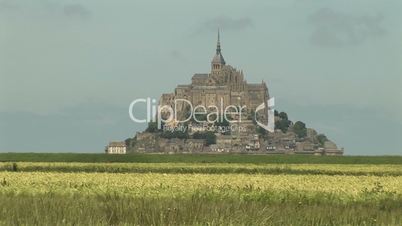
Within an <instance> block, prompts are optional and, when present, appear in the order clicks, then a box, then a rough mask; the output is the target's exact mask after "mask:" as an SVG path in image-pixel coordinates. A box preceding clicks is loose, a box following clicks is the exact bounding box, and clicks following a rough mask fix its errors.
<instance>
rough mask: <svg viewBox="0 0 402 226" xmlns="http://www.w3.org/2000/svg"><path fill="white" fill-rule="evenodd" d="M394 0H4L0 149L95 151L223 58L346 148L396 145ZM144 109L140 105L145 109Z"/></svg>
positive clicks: (388, 149)
mask: <svg viewBox="0 0 402 226" xmlns="http://www.w3.org/2000/svg"><path fill="white" fill-rule="evenodd" d="M400 12H402V1H400V0H387V1H377V0H336V1H335V0H332V1H329V0H322V1H316V0H281V1H277V0H260V1H257V0H254V1H241V2H240V1H229V0H226V1H212V0H204V1H189V0H171V1H162V0H161V1H153V0H135V1H132V0H126V1H123V0H116V1H99V0H86V1H80V0H57V1H56V0H35V1H31V0H0V152H11V151H16V152H103V150H104V146H105V145H107V143H108V142H109V141H111V140H124V139H126V138H127V137H133V136H134V135H135V132H137V131H140V130H142V129H144V128H145V124H138V123H134V122H132V121H131V120H130V118H129V115H128V108H129V104H130V102H131V101H133V100H134V99H136V98H144V97H153V98H157V99H158V98H159V97H160V95H161V94H162V93H168V92H173V90H174V88H175V87H176V86H177V85H178V84H188V83H190V80H191V76H192V75H193V74H194V73H208V72H209V71H210V61H211V59H212V57H213V55H214V52H215V47H216V36H217V34H216V33H217V29H218V28H220V30H221V46H222V53H223V56H224V57H225V60H226V63H227V64H230V65H232V66H234V67H236V68H238V69H242V70H243V71H244V74H245V77H246V79H247V81H248V82H250V83H260V82H261V81H262V80H264V81H266V82H267V85H268V88H269V93H270V96H272V97H275V104H276V105H275V108H276V109H277V110H279V111H285V112H287V113H288V115H289V118H290V119H291V120H293V121H298V120H300V121H303V122H305V123H306V125H307V127H311V128H314V129H316V130H317V131H318V132H319V133H324V134H326V135H327V136H328V137H329V138H330V139H331V140H333V141H334V142H336V144H337V145H338V146H339V147H344V148H345V154H347V155H401V154H402V139H401V138H402V88H401V87H402V26H401V25H402V24H401V21H402V14H401V13H400ZM139 111H140V110H139Z"/></svg>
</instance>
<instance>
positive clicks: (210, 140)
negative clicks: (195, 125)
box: [193, 131, 216, 145]
mask: <svg viewBox="0 0 402 226" xmlns="http://www.w3.org/2000/svg"><path fill="white" fill-rule="evenodd" d="M193 138H194V139H205V142H206V144H207V145H211V144H216V135H215V133H213V132H211V131H207V132H195V133H194V134H193Z"/></svg>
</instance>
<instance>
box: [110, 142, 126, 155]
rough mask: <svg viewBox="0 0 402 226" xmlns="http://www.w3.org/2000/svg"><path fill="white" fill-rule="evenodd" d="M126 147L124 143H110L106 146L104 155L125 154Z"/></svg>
mask: <svg viewBox="0 0 402 226" xmlns="http://www.w3.org/2000/svg"><path fill="white" fill-rule="evenodd" d="M126 151H127V146H126V143H124V141H112V142H110V143H109V145H108V146H106V150H105V152H106V154H126Z"/></svg>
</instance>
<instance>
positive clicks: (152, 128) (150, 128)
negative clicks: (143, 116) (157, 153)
mask: <svg viewBox="0 0 402 226" xmlns="http://www.w3.org/2000/svg"><path fill="white" fill-rule="evenodd" d="M145 131H146V132H149V133H155V132H157V131H158V124H157V123H156V122H149V123H148V127H147V129H146V130H145Z"/></svg>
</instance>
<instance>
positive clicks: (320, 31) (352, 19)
mask: <svg viewBox="0 0 402 226" xmlns="http://www.w3.org/2000/svg"><path fill="white" fill-rule="evenodd" d="M308 20H309V22H310V23H311V24H312V25H313V28H314V30H313V32H312V34H311V37H310V40H311V42H312V43H313V44H315V45H318V46H327V47H337V46H345V45H357V44H360V43H362V42H364V41H366V40H368V39H371V38H374V37H379V36H382V35H384V34H385V33H386V31H385V29H384V28H383V27H382V24H381V23H382V21H383V20H384V16H383V15H381V14H377V15H362V16H354V15H350V14H346V13H343V12H337V11H334V10H332V9H329V8H322V9H319V10H318V11H316V12H315V13H313V14H312V15H310V16H309V18H308Z"/></svg>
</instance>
